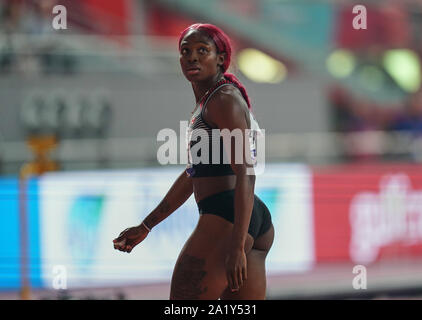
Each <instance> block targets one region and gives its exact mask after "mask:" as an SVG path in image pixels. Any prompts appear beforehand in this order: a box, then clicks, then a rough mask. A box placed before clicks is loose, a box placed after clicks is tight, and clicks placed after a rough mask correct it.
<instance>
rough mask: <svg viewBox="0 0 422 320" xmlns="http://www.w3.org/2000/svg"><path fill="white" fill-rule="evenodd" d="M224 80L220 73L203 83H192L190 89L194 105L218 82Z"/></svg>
mask: <svg viewBox="0 0 422 320" xmlns="http://www.w3.org/2000/svg"><path fill="white" fill-rule="evenodd" d="M222 79H224V75H223V74H221V73H218V74H216V75H215V76H214V77H212V78H211V79H207V80H205V81H198V82H192V89H193V93H194V95H195V100H196V103H198V102H199V101H200V100H201V99H202V98H203V97H204V96H205V95H206V94H207V93H208V90H209V89H211V88H212V87H213V86H214V85H215V84H216V83H217V82H218V81H220V80H222Z"/></svg>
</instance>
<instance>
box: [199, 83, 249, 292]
mask: <svg viewBox="0 0 422 320" xmlns="http://www.w3.org/2000/svg"><path fill="white" fill-rule="evenodd" d="M207 110H208V112H207V115H208V116H209V117H208V119H210V120H211V121H212V122H213V123H214V124H215V125H216V126H217V127H218V128H219V129H220V130H224V129H228V130H229V132H233V131H234V130H238V132H240V133H241V134H242V139H241V141H231V142H228V143H226V141H225V145H224V147H225V150H226V152H227V153H230V155H231V157H230V161H231V167H232V169H233V171H234V173H235V175H236V185H235V195H234V226H233V231H232V240H231V242H230V248H229V254H228V257H227V262H226V272H227V280H228V282H229V288H231V289H232V290H236V289H238V288H239V287H240V286H242V284H243V281H244V280H246V276H247V269H246V255H245V241H246V236H247V233H248V227H249V223H250V219H251V214H252V209H253V204H254V188H255V175H250V174H248V170H247V169H248V167H249V165H248V163H250V162H248V161H247V160H246V156H247V152H249V151H248V150H250V149H249V145H245V139H244V135H245V132H246V130H247V129H249V122H250V121H249V119H248V116H247V115H248V113H247V110H248V109H247V105H246V102H245V101H244V99H243V98H242V97H241V96H240V93H237V92H236V91H234V89H233V88H222V89H221V90H220V92H219V94H216V95H215V97H213V99H212V100H210V102H209V105H208V108H207ZM239 129H240V130H239ZM246 141H248V140H247V139H246ZM237 143H241V144H242V146H241V148H240V150H241V151H240V152H241V154H237V155H236V149H237V147H236V144H237ZM238 150H239V149H238ZM237 153H239V152H237ZM239 156H240V157H241V159H238V160H236V157H238V158H239ZM239 160H241V161H239ZM239 162H241V163H239Z"/></svg>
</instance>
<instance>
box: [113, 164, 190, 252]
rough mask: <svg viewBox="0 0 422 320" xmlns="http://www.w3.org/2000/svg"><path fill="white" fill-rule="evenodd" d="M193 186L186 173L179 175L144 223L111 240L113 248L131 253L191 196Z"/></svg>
mask: <svg viewBox="0 0 422 320" xmlns="http://www.w3.org/2000/svg"><path fill="white" fill-rule="evenodd" d="M192 193H193V186H192V179H190V178H189V177H188V176H187V175H186V172H185V171H184V170H183V172H182V173H181V174H180V175H179V177H178V178H177V179H176V181H175V182H174V183H173V185H172V186H171V188H170V190H169V191H168V192H167V194H166V195H165V197H164V199H163V200H162V201H161V202H160V204H159V205H158V206H157V207H156V208H155V209H154V210H152V212H151V213H150V214H149V215H148V216H147V217H146V218H145V219H144V221H143V222H142V223H141V224H139V225H137V226H135V227H131V228H127V229H125V230H123V231H122V232H121V233H120V235H119V236H118V237H117V238H116V239H114V240H113V244H114V248H115V249H117V250H120V251H125V252H128V253H129V252H131V251H132V249H133V248H134V247H135V246H136V245H138V244H139V243H140V242H142V241H143V240H144V239H145V238H146V236H147V235H148V233H149V230H148V228H149V229H152V228H153V227H155V226H156V225H157V224H159V223H160V222H161V221H163V220H164V219H165V218H167V217H168V216H169V215H171V214H172V213H173V212H174V211H176V209H178V208H179V207H180V206H181V205H182V204H183V203H185V202H186V200H187V199H188V198H189V197H190V196H191V195H192Z"/></svg>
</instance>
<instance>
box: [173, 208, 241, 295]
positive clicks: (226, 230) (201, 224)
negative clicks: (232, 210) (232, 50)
mask: <svg viewBox="0 0 422 320" xmlns="http://www.w3.org/2000/svg"><path fill="white" fill-rule="evenodd" d="M232 228H233V224H232V223H230V222H228V221H226V220H224V219H223V218H221V217H218V216H215V215H211V214H204V215H201V217H200V219H199V221H198V225H197V226H196V228H195V230H194V231H193V233H192V235H191V236H190V237H189V239H188V240H187V242H186V244H185V246H184V247H183V249H182V251H181V252H180V255H179V257H178V259H177V262H176V266H175V268H174V271H173V277H172V281H171V291H170V299H191V300H192V299H218V298H219V297H220V295H221V293H222V292H223V290H224V289H225V288H226V286H227V279H226V274H225V268H224V259H225V253H226V248H227V244H228V239H230V236H231V231H232Z"/></svg>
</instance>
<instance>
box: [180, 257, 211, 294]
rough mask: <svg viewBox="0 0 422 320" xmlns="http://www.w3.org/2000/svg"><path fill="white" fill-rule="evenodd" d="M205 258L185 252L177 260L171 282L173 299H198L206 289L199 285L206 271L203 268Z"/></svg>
mask: <svg viewBox="0 0 422 320" xmlns="http://www.w3.org/2000/svg"><path fill="white" fill-rule="evenodd" d="M204 266H205V259H200V258H197V257H194V256H191V255H188V254H185V255H184V256H183V257H182V258H181V260H180V261H179V263H178V265H177V267H176V270H175V274H174V277H173V283H172V298H173V299H189V300H193V299H198V298H199V296H200V295H201V294H203V293H204V292H206V291H207V289H208V288H207V287H205V288H203V287H201V283H202V280H203V279H204V277H205V275H206V274H207V272H206V271H205V270H204Z"/></svg>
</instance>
